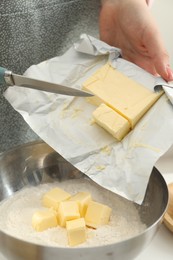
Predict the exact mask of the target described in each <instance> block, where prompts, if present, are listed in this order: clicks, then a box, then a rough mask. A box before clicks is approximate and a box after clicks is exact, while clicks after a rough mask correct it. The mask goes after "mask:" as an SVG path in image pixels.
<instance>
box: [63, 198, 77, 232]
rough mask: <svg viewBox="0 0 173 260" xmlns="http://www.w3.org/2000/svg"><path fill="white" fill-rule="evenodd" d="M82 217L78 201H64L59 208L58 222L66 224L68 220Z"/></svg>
mask: <svg viewBox="0 0 173 260" xmlns="http://www.w3.org/2000/svg"><path fill="white" fill-rule="evenodd" d="M77 218H80V213H79V206H78V203H77V202H76V201H62V202H60V203H59V208H58V223H59V225H60V226H61V227H65V226H66V221H68V220H73V219H77Z"/></svg>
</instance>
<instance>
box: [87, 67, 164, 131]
mask: <svg viewBox="0 0 173 260" xmlns="http://www.w3.org/2000/svg"><path fill="white" fill-rule="evenodd" d="M83 89H84V90H86V91H89V92H91V93H93V94H94V95H95V96H94V97H91V98H88V100H89V101H90V102H91V103H93V104H95V105H100V104H101V103H105V104H106V105H107V106H109V107H110V108H112V109H113V110H115V111H116V112H117V113H119V114H120V115H121V116H123V117H124V118H125V119H127V120H128V121H129V123H130V126H131V128H134V126H135V125H136V124H137V122H138V121H139V120H140V119H141V118H142V116H143V115H144V114H145V113H146V112H147V111H148V110H149V109H150V108H151V106H152V105H153V104H154V103H155V102H156V101H157V100H158V99H159V98H160V97H161V95H162V94H163V93H164V92H163V91H160V92H157V93H155V92H152V91H150V90H149V89H147V88H145V87H144V86H142V85H140V84H139V83H137V82H135V81H134V80H132V79H130V78H128V77H127V76H125V75H123V74H122V73H121V72H119V71H118V70H116V69H115V68H113V67H112V66H111V65H110V64H109V63H107V64H106V65H104V66H102V67H101V68H100V69H98V70H97V71H96V72H95V73H94V74H93V75H92V76H91V77H90V78H89V79H88V80H86V81H85V82H84V83H83Z"/></svg>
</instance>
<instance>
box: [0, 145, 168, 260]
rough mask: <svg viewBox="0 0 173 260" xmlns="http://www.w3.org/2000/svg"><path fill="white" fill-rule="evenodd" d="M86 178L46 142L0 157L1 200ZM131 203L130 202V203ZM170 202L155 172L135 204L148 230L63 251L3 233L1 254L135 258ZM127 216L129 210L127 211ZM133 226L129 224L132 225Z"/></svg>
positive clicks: (68, 258) (105, 259)
mask: <svg viewBox="0 0 173 260" xmlns="http://www.w3.org/2000/svg"><path fill="white" fill-rule="evenodd" d="M84 177H86V176H85V175H84V174H83V173H81V172H79V171H78V170H77V169H76V168H75V167H73V166H72V165H71V164H69V163H68V162H67V161H66V160H65V159H63V158H62V157H61V156H60V155H59V154H58V153H56V152H55V151H54V150H53V149H52V148H50V147H49V146H48V145H47V144H45V143H44V142H34V143H29V144H27V145H23V146H20V147H17V148H15V149H13V150H10V151H8V152H6V153H3V154H1V155H0V200H1V201H2V200H4V199H5V198H8V197H9V196H10V195H12V194H14V193H15V192H16V191H19V190H21V189H22V188H23V187H27V186H28V185H30V186H37V185H39V184H44V183H49V182H53V181H55V180H56V181H60V182H63V181H64V180H71V179H80V178H84ZM129 203H131V202H129ZM167 203H168V190H167V185H166V183H165V181H164V179H163V177H162V176H161V174H160V173H159V172H158V171H157V169H156V168H154V169H153V171H152V174H151V177H150V181H149V184H148V187H147V191H146V196H145V198H144V201H143V203H142V205H141V206H139V205H136V204H134V205H135V207H136V208H137V210H138V212H139V215H140V218H141V221H142V222H143V223H144V224H146V229H145V230H144V231H142V232H141V233H140V234H139V235H135V236H133V237H132V238H130V239H127V240H124V241H120V242H117V243H112V244H108V245H103V246H93V247H84V248H80V247H78V248H63V247H59V248H57V247H50V246H41V245H37V244H34V243H31V242H26V241H24V240H20V239H17V238H15V237H12V236H10V235H7V234H6V233H5V232H3V231H0V251H1V252H2V253H3V254H4V256H6V257H7V258H8V259H13V260H15V259H16V260H20V259H21V260H23V259H26V260H32V259H34V260H36V259H37V260H38V259H44V260H47V259H51V260H54V259H63V260H71V259H81V260H88V259H90V260H95V259H98V258H99V259H100V260H108V259H110V260H112V259H122V260H126V259H128V260H130V259H134V257H136V256H137V255H138V254H139V253H140V252H141V251H142V250H143V248H145V247H146V245H147V244H148V243H149V242H150V241H151V239H152V238H153V236H154V235H155V233H156V231H157V229H158V227H159V225H160V223H161V221H162V219H163V215H164V213H165V211H166V207H167ZM127 217H128V211H127ZM129 226H130V223H129Z"/></svg>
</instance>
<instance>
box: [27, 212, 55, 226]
mask: <svg viewBox="0 0 173 260" xmlns="http://www.w3.org/2000/svg"><path fill="white" fill-rule="evenodd" d="M57 225H58V221H57V213H56V212H55V211H54V210H50V209H47V210H39V211H36V212H35V213H34V214H33V216H32V227H33V228H34V229H35V230H36V231H44V230H46V229H48V228H52V227H56V226H57Z"/></svg>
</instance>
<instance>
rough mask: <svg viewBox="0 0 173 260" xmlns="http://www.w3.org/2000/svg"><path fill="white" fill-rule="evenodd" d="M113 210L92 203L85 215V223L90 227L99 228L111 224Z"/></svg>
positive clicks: (100, 204)
mask: <svg viewBox="0 0 173 260" xmlns="http://www.w3.org/2000/svg"><path fill="white" fill-rule="evenodd" d="M111 211H112V209H111V208H110V207H108V206H107V205H104V204H102V203H98V202H95V201H91V202H90V203H89V205H88V208H87V211H86V214H85V223H86V225H87V226H88V227H92V228H98V227H100V226H102V225H106V224H108V222H109V219H110V215H111Z"/></svg>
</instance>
